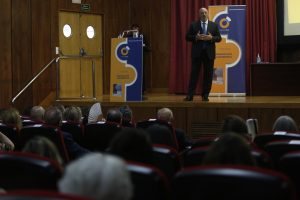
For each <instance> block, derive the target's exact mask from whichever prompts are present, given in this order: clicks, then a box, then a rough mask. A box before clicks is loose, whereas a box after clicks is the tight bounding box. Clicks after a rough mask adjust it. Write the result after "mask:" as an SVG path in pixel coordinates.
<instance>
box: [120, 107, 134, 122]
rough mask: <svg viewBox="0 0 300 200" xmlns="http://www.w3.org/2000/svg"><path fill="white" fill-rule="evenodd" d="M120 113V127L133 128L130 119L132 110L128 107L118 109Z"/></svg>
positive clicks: (131, 119)
mask: <svg viewBox="0 0 300 200" xmlns="http://www.w3.org/2000/svg"><path fill="white" fill-rule="evenodd" d="M120 112H121V113H122V126H124V127H135V124H134V122H133V117H132V110H131V109H130V108H129V106H128V105H126V106H122V107H120Z"/></svg>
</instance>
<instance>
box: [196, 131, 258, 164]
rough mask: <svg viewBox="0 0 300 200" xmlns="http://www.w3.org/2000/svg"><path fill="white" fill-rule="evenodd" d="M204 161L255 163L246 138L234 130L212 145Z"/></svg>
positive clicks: (208, 162)
mask: <svg viewBox="0 0 300 200" xmlns="http://www.w3.org/2000/svg"><path fill="white" fill-rule="evenodd" d="M202 163H203V164H205V165H209V164H237V165H255V160H254V158H253V157H252V155H251V150H250V146H249V144H248V143H247V141H246V139H245V138H244V137H243V136H241V135H238V134H236V133H234V132H227V133H224V134H223V135H222V136H221V137H219V138H218V139H217V141H215V142H214V143H213V144H212V145H211V146H210V148H209V150H208V152H207V154H206V155H205V156H204V158H203V162H202Z"/></svg>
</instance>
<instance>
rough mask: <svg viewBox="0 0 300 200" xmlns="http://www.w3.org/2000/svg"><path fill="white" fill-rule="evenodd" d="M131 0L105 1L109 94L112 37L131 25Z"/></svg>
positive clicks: (105, 83) (105, 89) (105, 85)
mask: <svg viewBox="0 0 300 200" xmlns="http://www.w3.org/2000/svg"><path fill="white" fill-rule="evenodd" d="M129 2H130V0H105V1H104V4H103V5H104V9H103V10H104V52H103V53H104V66H103V75H104V77H103V93H104V94H109V85H110V49H111V48H110V46H111V38H113V37H118V35H119V33H120V32H122V31H123V30H124V29H126V28H127V27H128V26H129V10H128V7H129Z"/></svg>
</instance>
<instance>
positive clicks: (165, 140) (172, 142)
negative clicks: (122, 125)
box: [136, 119, 178, 150]
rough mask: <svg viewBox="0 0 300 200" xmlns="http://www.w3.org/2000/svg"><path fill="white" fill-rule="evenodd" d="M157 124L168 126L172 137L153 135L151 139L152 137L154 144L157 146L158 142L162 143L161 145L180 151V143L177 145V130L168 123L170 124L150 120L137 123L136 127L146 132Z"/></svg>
mask: <svg viewBox="0 0 300 200" xmlns="http://www.w3.org/2000/svg"><path fill="white" fill-rule="evenodd" d="M155 124H159V125H163V126H166V127H167V128H168V129H169V130H170V132H171V135H167V136H165V135H160V134H155V135H154V134H151V135H150V137H151V139H152V141H153V143H155V144H157V143H158V142H157V141H160V142H161V144H166V145H169V146H170V147H172V148H174V149H176V150H178V143H177V138H176V134H175V129H174V127H173V125H172V124H171V123H168V122H166V121H162V120H158V119H148V120H144V121H139V122H137V123H136V127H137V128H141V129H144V130H146V129H147V128H149V127H150V126H152V125H155Z"/></svg>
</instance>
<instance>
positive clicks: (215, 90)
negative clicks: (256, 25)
mask: <svg viewBox="0 0 300 200" xmlns="http://www.w3.org/2000/svg"><path fill="white" fill-rule="evenodd" d="M209 19H210V20H212V21H214V22H216V23H217V24H218V26H219V29H220V33H221V35H222V41H221V42H220V43H217V44H216V60H215V65H214V77H213V85H212V91H211V93H212V94H220V95H221V94H225V95H226V94H233V95H234V94H242V95H245V93H246V57H245V56H246V53H245V49H246V6H245V5H226V6H210V7H209Z"/></svg>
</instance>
